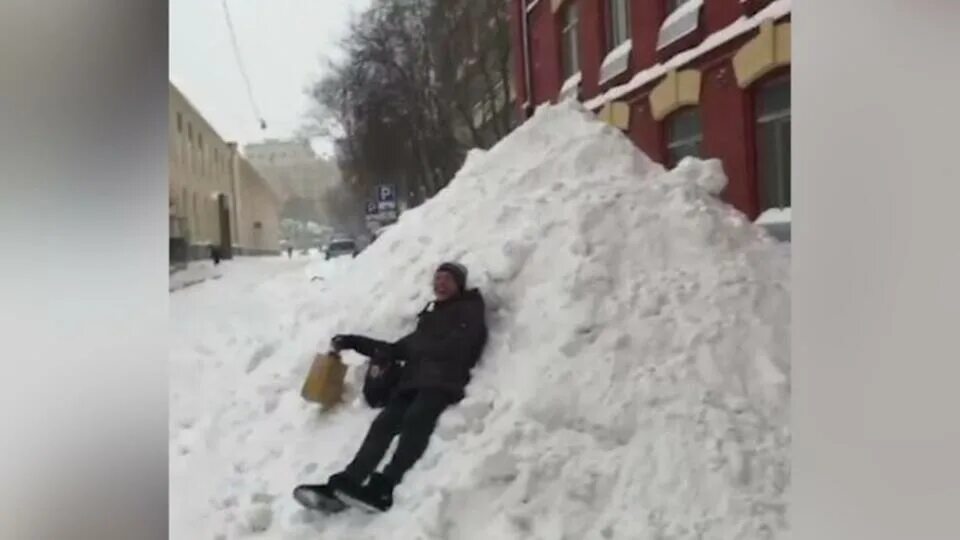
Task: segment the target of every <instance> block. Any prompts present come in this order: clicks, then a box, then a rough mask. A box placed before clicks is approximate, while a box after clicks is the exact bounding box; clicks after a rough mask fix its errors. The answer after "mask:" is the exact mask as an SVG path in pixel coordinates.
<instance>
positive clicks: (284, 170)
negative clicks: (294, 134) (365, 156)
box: [243, 139, 340, 202]
mask: <svg viewBox="0 0 960 540" xmlns="http://www.w3.org/2000/svg"><path fill="white" fill-rule="evenodd" d="M243 153H244V155H245V156H246V158H247V159H249V160H250V163H252V164H253V166H254V167H255V168H256V169H257V171H259V172H260V174H262V175H263V176H264V178H266V179H267V180H268V181H269V182H270V185H271V186H273V188H274V190H275V191H276V192H277V194H278V195H280V198H281V199H282V200H283V201H286V200H288V199H290V198H291V197H300V198H303V199H307V200H309V201H315V202H319V201H321V200H322V199H323V197H324V196H325V194H326V192H327V190H328V189H329V188H331V187H333V186H334V185H335V184H336V182H338V181H339V179H340V171H339V169H338V168H337V166H336V165H334V164H332V163H330V162H328V161H326V160H324V159H323V158H321V157H319V156H317V154H316V152H314V151H313V148H312V147H311V146H310V142H309V141H306V140H297V139H294V140H267V141H264V142H262V143H256V144H249V145H246V146H245V147H244V148H243Z"/></svg>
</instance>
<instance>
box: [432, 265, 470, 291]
mask: <svg viewBox="0 0 960 540" xmlns="http://www.w3.org/2000/svg"><path fill="white" fill-rule="evenodd" d="M437 272H446V273H448V274H450V275H451V276H453V281H455V282H456V283H457V287H458V288H459V289H460V292H463V291H465V290H467V267H466V266H464V265H462V264H460V263H455V262H445V263H443V264H441V265H440V266H439V267H437Z"/></svg>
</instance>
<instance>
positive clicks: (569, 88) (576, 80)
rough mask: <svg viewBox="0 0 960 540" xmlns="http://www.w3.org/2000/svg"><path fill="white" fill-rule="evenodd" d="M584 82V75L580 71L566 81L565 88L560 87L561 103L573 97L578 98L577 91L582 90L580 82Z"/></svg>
mask: <svg viewBox="0 0 960 540" xmlns="http://www.w3.org/2000/svg"><path fill="white" fill-rule="evenodd" d="M582 80H583V75H581V72H579V71H578V72H577V73H576V74H575V75H571V76H570V78H569V79H567V80H566V81H564V82H563V86H561V87H560V94H559V98H560V101H563V100H565V99H570V98H571V97H572V98H576V97H577V90H579V89H580V81H582Z"/></svg>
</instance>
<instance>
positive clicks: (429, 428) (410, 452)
mask: <svg viewBox="0 0 960 540" xmlns="http://www.w3.org/2000/svg"><path fill="white" fill-rule="evenodd" d="M455 401H456V400H455V399H454V398H453V396H451V395H450V394H449V393H447V392H444V391H442V390H420V391H419V392H417V394H416V397H414V399H413V402H412V403H411V404H410V406H409V407H408V408H407V410H406V414H405V415H404V416H403V420H402V423H401V425H400V440H399V441H398V442H397V450H396V452H394V454H393V458H392V459H391V460H390V463H389V464H388V465H387V466H386V467H385V468H384V470H383V477H384V479H385V480H386V481H388V482H389V483H390V484H393V485H397V484H399V483H400V481H401V480H403V475H404V474H406V472H407V471H408V470H410V468H411V467H413V465H414V463H416V462H417V460H419V459H420V457H421V456H423V453H424V452H425V451H426V449H427V445H428V444H429V443H430V435H432V434H433V430H434V428H436V427H437V419H439V418H440V414H441V413H443V411H444V410H445V409H446V408H447V407H449V406H450V405H452V404H453V403H454V402H455Z"/></svg>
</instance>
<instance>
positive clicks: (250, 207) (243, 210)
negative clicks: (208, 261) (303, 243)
mask: <svg viewBox="0 0 960 540" xmlns="http://www.w3.org/2000/svg"><path fill="white" fill-rule="evenodd" d="M233 162H234V163H233V167H234V169H233V170H234V171H235V173H236V176H235V178H236V192H237V209H236V215H237V219H236V223H237V230H236V238H237V240H238V249H239V252H240V254H241V255H264V254H273V253H276V252H277V251H278V250H279V249H280V240H281V236H282V234H281V231H280V212H281V209H282V208H283V203H282V202H281V201H280V197H279V195H277V194H276V192H275V191H274V190H273V188H271V187H270V184H269V183H268V182H267V181H266V180H265V179H264V178H263V177H262V176H261V175H260V173H259V172H257V170H256V169H255V168H254V166H253V165H252V164H251V163H250V162H249V161H247V160H246V159H245V158H244V157H243V156H242V155H240V153H239V152H234V153H233Z"/></svg>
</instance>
